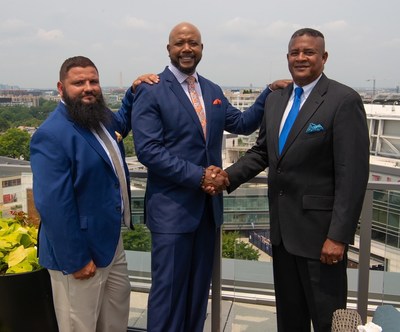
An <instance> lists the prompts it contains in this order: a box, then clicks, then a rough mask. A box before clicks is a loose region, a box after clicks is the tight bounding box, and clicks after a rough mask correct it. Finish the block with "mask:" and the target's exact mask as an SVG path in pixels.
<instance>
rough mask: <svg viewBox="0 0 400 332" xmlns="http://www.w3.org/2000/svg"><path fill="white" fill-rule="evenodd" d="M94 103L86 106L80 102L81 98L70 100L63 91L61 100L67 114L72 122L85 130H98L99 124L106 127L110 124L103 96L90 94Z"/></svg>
mask: <svg viewBox="0 0 400 332" xmlns="http://www.w3.org/2000/svg"><path fill="white" fill-rule="evenodd" d="M92 96H94V97H95V98H96V100H95V102H93V103H90V104H87V103H83V102H82V97H81V96H79V97H76V98H70V97H69V95H68V93H67V91H66V90H65V89H63V100H64V102H65V104H66V106H67V109H68V114H69V116H70V117H71V119H72V121H74V122H75V123H76V124H78V125H79V126H81V127H82V128H85V129H93V130H96V131H97V130H99V129H100V122H101V123H102V124H103V125H105V126H107V125H108V124H109V123H110V122H111V113H110V111H108V110H107V105H106V103H105V101H104V98H103V94H102V93H100V94H98V95H94V94H92Z"/></svg>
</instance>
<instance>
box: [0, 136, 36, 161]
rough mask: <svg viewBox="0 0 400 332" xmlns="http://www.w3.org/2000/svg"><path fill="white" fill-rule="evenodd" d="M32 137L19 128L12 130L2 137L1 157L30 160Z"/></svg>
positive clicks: (0, 143) (0, 137)
mask: <svg viewBox="0 0 400 332" xmlns="http://www.w3.org/2000/svg"><path fill="white" fill-rule="evenodd" d="M30 139H31V136H30V135H29V134H28V133H27V132H25V131H23V130H19V129H17V128H10V129H8V130H7V131H6V132H5V133H4V134H2V135H0V156H5V157H10V158H18V159H20V158H22V159H24V160H29V157H30V154H29V141H30Z"/></svg>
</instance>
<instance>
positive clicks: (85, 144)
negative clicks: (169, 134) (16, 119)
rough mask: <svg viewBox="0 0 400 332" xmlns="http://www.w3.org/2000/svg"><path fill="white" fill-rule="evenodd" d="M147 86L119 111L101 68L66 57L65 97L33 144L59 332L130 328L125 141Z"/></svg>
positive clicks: (44, 258)
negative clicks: (136, 101)
mask: <svg viewBox="0 0 400 332" xmlns="http://www.w3.org/2000/svg"><path fill="white" fill-rule="evenodd" d="M150 76H151V75H148V77H150ZM143 80H145V81H148V78H147V79H146V78H144V79H143ZM153 80H154V79H153ZM140 81H141V80H140V79H138V80H136V81H135V83H134V85H133V86H132V88H129V89H128V91H127V92H126V94H125V97H124V99H123V100H122V106H121V108H120V110H119V111H118V112H117V113H113V112H112V111H110V110H109V109H107V107H106V105H105V102H104V99H103V95H102V91H101V87H100V83H99V74H98V71H97V68H96V66H95V65H94V63H93V62H92V61H91V60H90V59H88V58H86V57H83V56H76V57H72V58H69V59H67V60H66V61H65V62H64V63H63V65H62V66H61V69H60V81H59V82H58V83H57V89H58V91H59V93H60V95H61V99H62V100H61V102H60V103H59V104H58V106H57V108H56V109H55V111H54V112H53V113H52V114H51V115H50V116H49V118H48V119H47V120H46V121H45V122H44V123H43V124H42V125H41V126H40V127H39V129H38V130H37V131H36V133H35V134H34V135H33V137H32V140H31V167H32V172H33V193H34V199H35V205H36V208H37V209H38V211H39V214H40V217H41V227H40V232H39V243H40V245H39V261H40V264H41V265H42V266H44V267H46V268H47V269H48V270H49V273H50V277H51V284H52V289H53V297H54V307H55V311H56V316H57V321H58V325H59V330H60V332H63V331H79V332H86V331H87V332H89V331H93V332H94V331H104V332H106V331H107V332H122V331H126V329H127V325H128V318H129V306H130V283H129V279H128V271H127V263H126V259H125V253H124V249H123V246H122V240H121V236H120V233H121V223H122V222H124V223H125V224H126V225H127V226H128V227H130V224H131V221H130V210H129V195H130V190H129V188H130V187H129V172H128V168H127V165H126V163H125V152H124V146H123V142H122V139H123V138H124V137H126V136H127V135H128V133H129V131H130V130H131V122H130V117H131V109H132V100H133V93H132V91H133V89H134V88H135V86H136V84H137V83H140Z"/></svg>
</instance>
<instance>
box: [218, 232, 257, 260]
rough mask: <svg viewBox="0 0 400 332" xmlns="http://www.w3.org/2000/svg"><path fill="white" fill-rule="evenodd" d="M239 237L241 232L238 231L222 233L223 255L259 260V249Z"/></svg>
mask: <svg viewBox="0 0 400 332" xmlns="http://www.w3.org/2000/svg"><path fill="white" fill-rule="evenodd" d="M239 238H240V233H239V232H237V231H236V232H223V233H222V257H223V258H234V259H245V260H252V261H258V258H259V257H260V253H259V252H258V250H257V249H254V248H253V247H252V246H251V245H250V244H249V243H246V242H244V241H241V240H239Z"/></svg>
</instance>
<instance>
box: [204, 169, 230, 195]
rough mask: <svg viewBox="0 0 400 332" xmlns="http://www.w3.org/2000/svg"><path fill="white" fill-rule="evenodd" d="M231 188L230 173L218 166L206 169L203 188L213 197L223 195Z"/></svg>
mask: <svg viewBox="0 0 400 332" xmlns="http://www.w3.org/2000/svg"><path fill="white" fill-rule="evenodd" d="M228 186H229V179H228V173H226V172H225V171H224V170H223V169H222V168H220V167H217V166H213V165H211V166H209V167H207V168H206V172H205V174H204V179H203V182H202V184H201V188H202V189H203V190H204V191H205V192H206V193H207V194H210V195H212V196H214V195H216V194H219V193H221V192H222V191H223V190H225V189H226V187H228Z"/></svg>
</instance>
